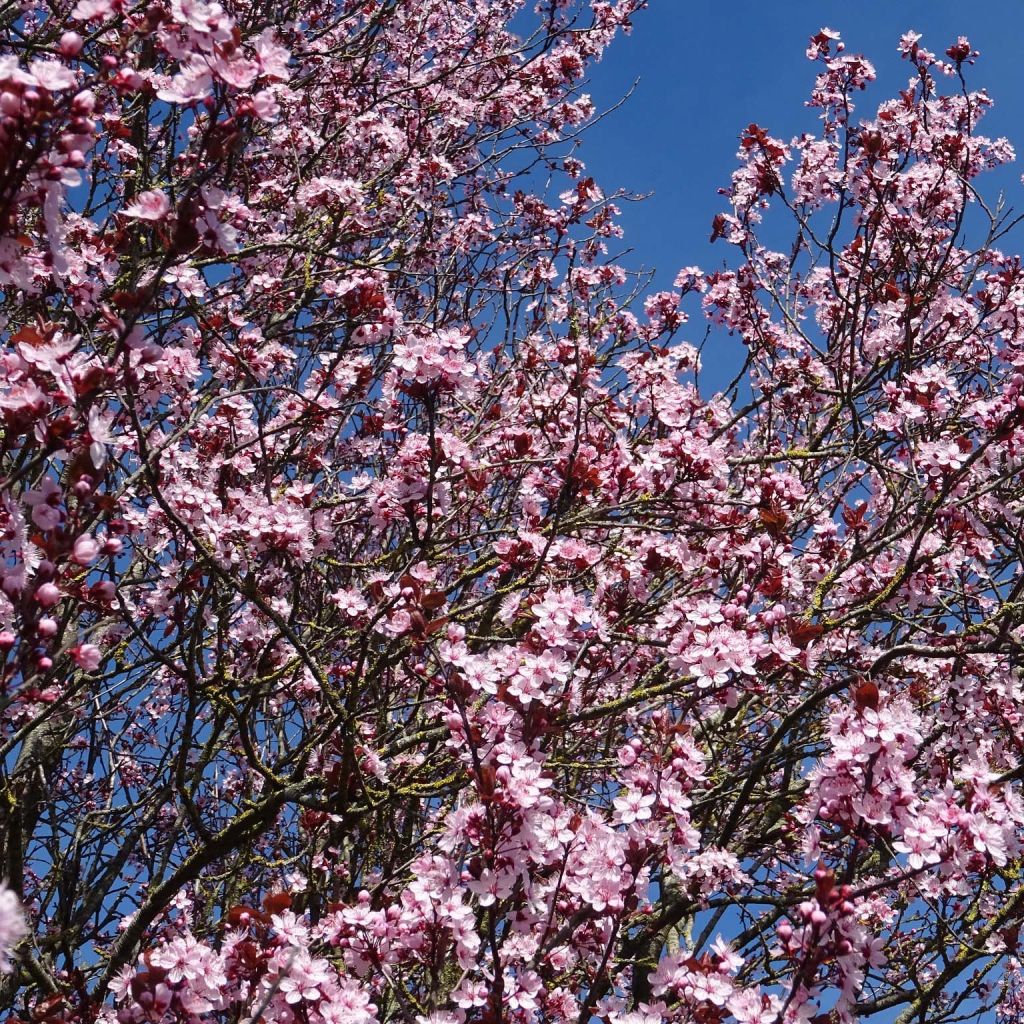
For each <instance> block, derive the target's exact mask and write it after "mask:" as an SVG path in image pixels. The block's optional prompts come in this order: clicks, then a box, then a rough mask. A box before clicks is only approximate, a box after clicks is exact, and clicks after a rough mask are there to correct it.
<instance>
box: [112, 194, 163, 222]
mask: <svg viewBox="0 0 1024 1024" xmlns="http://www.w3.org/2000/svg"><path fill="white" fill-rule="evenodd" d="M121 212H122V213H123V214H124V215H125V216H126V217H132V218H134V219H135V220H163V219H164V218H165V217H166V216H167V215H168V213H170V212H171V201H170V200H169V199H168V198H167V195H166V193H164V192H157V191H152V192H140V193H139V194H138V195H137V196H136V197H135V199H134V200H133V201H132V202H131V203H129V204H128V205H127V206H126V207H124V209H123V210H122V211H121Z"/></svg>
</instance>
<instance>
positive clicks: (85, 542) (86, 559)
mask: <svg viewBox="0 0 1024 1024" xmlns="http://www.w3.org/2000/svg"><path fill="white" fill-rule="evenodd" d="M99 553H100V546H99V544H98V543H97V542H96V541H95V540H94V539H93V538H92V537H90V536H89V535H88V534H82V536H81V537H79V538H78V540H76V541H75V547H74V549H73V551H72V553H71V558H72V559H73V560H74V561H75V562H76V563H77V564H78V565H89V564H90V563H92V562H94V561H96V558H97V557H98V556H99Z"/></svg>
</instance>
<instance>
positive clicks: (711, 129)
mask: <svg viewBox="0 0 1024 1024" xmlns="http://www.w3.org/2000/svg"><path fill="white" fill-rule="evenodd" d="M822 25H828V26H829V27H830V28H834V29H837V30H839V31H840V32H842V34H843V38H844V41H845V42H846V44H847V50H848V51H849V52H861V53H864V54H865V55H866V56H867V57H868V58H869V59H870V60H871V61H872V63H873V64H874V65H875V67H876V69H877V70H878V81H877V82H876V83H875V84H874V86H873V87H872V88H871V89H869V90H868V92H867V93H865V94H863V95H862V97H861V101H860V103H859V104H858V112H859V113H862V114H866V113H867V112H868V111H869V110H873V109H874V107H875V106H876V105H877V104H878V102H880V101H881V100H883V99H885V98H887V97H888V96H890V95H893V94H894V93H895V91H896V90H898V89H901V88H903V87H904V86H905V85H906V82H907V80H908V78H909V75H910V68H909V65H908V64H907V63H906V62H904V61H902V60H900V58H899V55H898V54H897V53H896V44H897V41H898V39H899V37H900V36H901V35H902V34H903V32H905V31H906V30H907V29H911V28H912V29H914V30H915V31H917V32H921V33H922V34H923V36H924V38H923V39H922V44H923V45H925V46H927V47H928V48H929V49H931V50H933V51H935V52H937V53H940V54H941V53H942V51H944V50H945V49H946V47H947V46H949V45H950V43H952V42H954V41H955V40H956V37H957V36H958V35H966V36H968V38H969V39H970V40H971V43H972V45H973V46H974V48H975V49H978V50H980V51H981V57H980V59H979V61H978V63H977V64H976V65H975V66H974V68H972V69H971V71H972V74H971V76H970V77H969V79H968V82H969V84H970V85H972V86H973V87H975V88H980V87H984V88H986V89H987V90H988V92H989V94H990V95H991V96H992V97H993V99H994V100H995V101H996V106H995V108H994V109H993V110H992V111H990V113H989V114H988V115H987V117H986V120H985V122H984V123H983V129H982V130H983V131H984V132H985V133H986V134H989V135H1006V136H1007V137H1008V138H1009V139H1010V140H1011V141H1012V142H1013V143H1014V144H1015V146H1016V147H1017V149H1018V153H1019V157H1018V161H1017V163H1016V164H1015V165H1014V166H1013V168H1012V169H1011V170H1009V171H1007V172H1006V173H1002V172H1001V173H1000V174H999V175H998V176H997V175H996V174H992V175H989V176H988V181H987V183H986V184H983V185H982V190H983V192H985V193H986V194H990V195H993V196H994V195H995V194H997V193H998V192H999V190H1000V189H1002V190H1004V191H1006V192H1007V193H1008V195H1009V198H1010V200H1011V204H1012V205H1014V206H1015V207H1017V208H1018V210H1021V211H1024V186H1021V184H1020V175H1021V173H1022V172H1024V61H1022V60H1021V50H1022V44H1024V0H989V2H988V3H981V2H975V3H964V2H962V0H961V2H956V0H816V2H811V0H775V2H771V3H768V2H754V0H718V2H709V0H651V3H650V8H649V9H648V10H647V11H644V12H643V13H641V14H640V15H638V16H637V18H636V21H635V26H634V29H633V33H632V35H631V36H628V37H625V38H620V39H618V40H616V42H615V44H614V45H613V46H612V48H611V49H610V50H609V51H608V53H607V54H606V55H605V57H604V60H603V61H602V62H601V63H600V64H599V65H597V66H596V67H595V68H594V72H593V75H592V76H591V85H590V92H591V95H592V96H593V97H594V99H595V101H596V102H597V104H598V106H599V107H601V108H607V107H609V106H611V105H612V104H614V103H615V102H616V101H618V100H619V99H621V98H622V96H623V95H624V94H625V93H626V92H628V90H629V89H630V88H631V86H632V85H633V83H634V81H637V80H639V81H638V83H637V86H636V89H635V91H634V92H633V95H632V96H631V97H630V98H629V99H628V100H627V102H626V103H625V104H624V105H623V106H621V107H620V108H619V109H618V110H615V111H614V112H612V113H611V114H610V115H609V116H608V117H607V118H606V119H605V120H604V121H602V122H601V123H600V124H598V125H595V126H594V127H593V129H592V130H591V132H590V134H589V136H588V137H587V141H586V142H585V144H584V148H583V153H582V156H583V159H584V160H585V162H586V164H587V167H588V170H589V173H591V174H593V175H594V177H595V178H596V180H597V181H598V182H599V183H600V184H601V186H602V187H603V188H604V189H605V191H612V190H613V189H615V188H616V187H624V188H627V189H629V190H630V191H632V192H636V193H646V192H652V193H653V194H652V195H651V196H650V198H648V199H646V200H645V201H644V202H641V203H630V204H627V205H626V206H625V208H624V209H623V213H622V217H621V218H620V222H621V223H622V225H623V227H624V228H625V231H626V237H625V239H624V244H625V245H628V246H631V247H632V248H633V250H634V251H633V253H632V254H631V255H630V256H629V257H627V258H625V259H624V260H622V262H623V263H624V264H626V265H627V266H630V267H632V268H638V267H640V266H643V267H646V268H656V269H657V271H658V274H657V277H656V284H657V285H658V286H659V287H669V286H670V285H671V282H672V279H673V277H674V276H675V273H676V271H677V270H678V269H679V268H680V267H683V266H687V265H691V264H697V265H700V266H703V267H705V268H706V269H707V268H713V267H715V266H721V264H722V261H723V260H724V259H727V258H730V259H731V253H729V251H728V249H727V247H726V246H724V244H723V243H721V242H719V243H718V244H717V245H716V246H714V247H712V246H711V245H710V244H709V242H708V236H709V234H710V230H711V219H712V217H713V216H714V214H715V213H716V212H718V211H719V210H721V209H723V208H724V207H723V200H722V197H721V196H719V195H718V194H717V189H718V188H719V187H722V186H724V185H726V184H728V181H729V175H730V174H731V172H732V170H733V168H734V167H735V165H736V160H735V154H736V149H737V140H738V137H739V133H740V131H741V130H742V129H743V128H744V127H746V125H748V124H749V123H750V122H751V121H755V122H757V123H758V124H760V125H762V126H763V127H764V128H766V129H767V130H768V131H769V132H771V133H772V134H773V135H776V136H781V137H783V138H786V139H787V140H788V139H789V137H790V136H792V135H794V134H798V133H799V132H801V131H813V130H814V127H815V125H816V118H815V113H814V112H813V111H810V110H808V109H807V108H805V107H804V101H805V100H806V98H807V96H808V94H809V92H810V88H811V84H812V83H813V80H814V75H815V73H816V71H815V65H813V64H811V62H810V61H808V60H807V59H806V57H805V56H804V50H805V48H806V46H807V40H808V37H809V36H811V35H812V34H813V33H814V32H816V31H817V30H818V29H819V28H820V27H821V26H822ZM1005 245H1006V247H1007V248H1009V247H1010V246H1012V245H1013V242H1008V243H1005ZM1017 245H1018V246H1019V247H1020V248H1021V249H1024V231H1021V237H1020V239H1019V241H1018V242H1017ZM701 330H702V325H694V326H693V330H692V332H691V335H692V336H688V337H687V338H686V340H690V341H694V342H697V341H699V340H700V333H701ZM726 344H727V343H726ZM717 351H718V352H719V353H720V358H719V363H720V365H718V366H715V365H712V363H713V361H714V351H707V352H706V355H705V365H706V367H707V370H708V371H709V372H708V374H707V376H706V381H707V383H711V382H712V380H714V381H718V380H721V382H722V383H724V380H725V379H727V366H731V365H732V364H733V360H734V358H735V354H736V353H735V351H731V352H730V351H729V350H728V349H727V348H722V347H719V348H718V349H717ZM718 386H721V384H719V385H718Z"/></svg>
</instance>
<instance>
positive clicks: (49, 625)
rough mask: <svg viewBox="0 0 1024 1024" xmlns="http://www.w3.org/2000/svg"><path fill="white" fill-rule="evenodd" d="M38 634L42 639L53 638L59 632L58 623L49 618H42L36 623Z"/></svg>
mask: <svg viewBox="0 0 1024 1024" xmlns="http://www.w3.org/2000/svg"><path fill="white" fill-rule="evenodd" d="M36 632H37V633H38V634H39V635H40V636H42V637H51V636H53V635H54V634H55V633H56V632H57V623H56V621H55V620H54V619H51V618H49V617H48V616H47V617H46V618H42V619H40V620H39V621H38V622H37V623H36Z"/></svg>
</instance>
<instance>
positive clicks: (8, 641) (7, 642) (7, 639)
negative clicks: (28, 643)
mask: <svg viewBox="0 0 1024 1024" xmlns="http://www.w3.org/2000/svg"><path fill="white" fill-rule="evenodd" d="M16 642H17V637H15V635H14V634H13V633H12V632H11V631H10V630H9V629H5V630H4V631H3V632H2V633H0V651H3V652H4V653H5V654H6V653H7V652H8V651H9V650H10V649H11V648H12V647H13V646H14V644H15V643H16Z"/></svg>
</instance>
